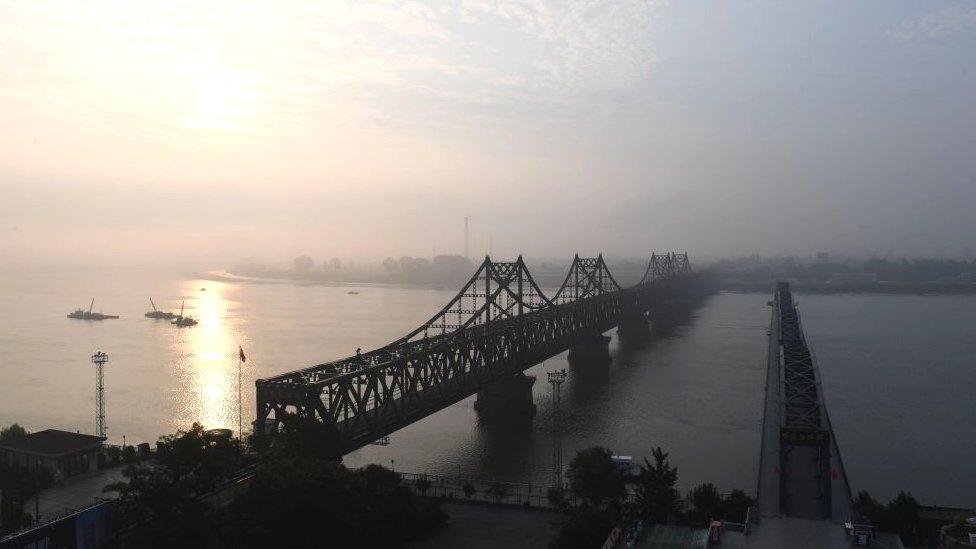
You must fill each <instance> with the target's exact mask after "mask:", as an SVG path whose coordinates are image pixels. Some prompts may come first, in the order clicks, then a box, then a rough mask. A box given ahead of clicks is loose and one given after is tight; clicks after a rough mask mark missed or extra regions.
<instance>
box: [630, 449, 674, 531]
mask: <svg viewBox="0 0 976 549" xmlns="http://www.w3.org/2000/svg"><path fill="white" fill-rule="evenodd" d="M651 455H652V456H653V457H654V465H651V464H650V462H648V461H647V458H644V465H641V466H640V474H638V476H637V485H636V493H637V504H638V506H639V508H640V510H641V513H642V514H643V515H644V517H645V518H647V519H648V520H650V521H651V522H654V523H659V524H663V523H665V522H667V520H668V515H671V514H672V513H674V512H675V511H677V509H678V502H679V500H680V498H679V496H678V490H677V489H675V487H674V486H675V484H677V482H678V469H677V468H676V467H672V466H671V464H670V463H668V454H667V453H665V452H664V451H663V450H661V448H655V449H654V451H653V452H652V454H651Z"/></svg>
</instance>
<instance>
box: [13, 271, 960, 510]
mask: <svg viewBox="0 0 976 549" xmlns="http://www.w3.org/2000/svg"><path fill="white" fill-rule="evenodd" d="M202 288H206V290H205V291H204V290H202ZM349 290H350V288H349V287H330V286H320V285H302V284H293V283H266V282H262V283H258V282H254V281H230V282H229V281H227V279H221V280H214V279H213V277H209V276H203V275H180V274H170V273H160V272H146V271H144V270H126V269H114V270H105V271H98V270H81V271H75V272H72V273H70V274H68V273H65V272H64V271H61V270H43V269H36V270H18V271H11V270H7V271H0V352H2V364H0V425H5V424H9V423H12V422H18V423H21V424H23V425H25V426H27V427H28V428H30V429H35V430H36V429H43V428H47V427H54V428H60V429H68V430H80V431H82V432H93V431H94V428H95V427H94V423H95V420H94V416H95V411H94V410H95V398H94V381H95V374H94V367H93V366H92V364H91V363H90V361H89V357H90V356H91V355H92V354H93V353H94V352H95V351H96V350H101V351H105V352H106V353H108V355H109V363H108V364H107V365H106V374H105V378H106V382H105V385H106V389H105V394H106V403H107V423H108V435H109V439H110V441H112V442H122V439H123V436H124V437H125V440H126V441H127V442H128V443H137V442H143V441H149V442H152V441H155V439H156V438H157V437H158V436H159V435H161V434H166V433H172V432H174V431H176V430H177V429H179V428H186V427H187V426H188V425H189V424H190V423H191V422H193V421H200V422H201V423H203V424H204V425H205V426H206V427H208V428H211V427H228V428H231V429H235V430H236V428H237V422H238V366H239V365H238V362H237V348H238V345H241V346H243V348H244V350H245V353H246V354H247V357H248V359H247V361H246V362H245V363H244V365H243V368H242V369H241V371H240V374H241V377H242V379H243V384H242V387H243V390H242V391H241V396H242V401H243V407H242V410H243V420H244V423H245V425H246V424H248V423H249V422H250V421H251V420H252V419H253V417H254V411H253V410H254V391H253V387H254V380H255V379H258V378H261V377H268V376H271V375H274V374H276V373H280V372H283V371H287V370H292V369H297V368H300V367H305V366H308V365H311V364H315V363H319V362H324V361H327V360H331V359H335V358H341V357H344V356H348V355H351V354H353V353H355V350H356V348H357V347H362V348H363V349H364V350H366V349H371V348H374V347H377V346H380V345H383V344H385V343H388V342H390V341H392V340H394V339H396V338H397V337H399V336H400V335H402V334H404V333H406V332H408V331H409V330H410V329H412V328H414V327H415V326H417V325H419V324H420V323H421V322H423V321H424V320H426V319H427V318H428V317H429V316H430V315H431V314H433V313H434V312H436V311H437V310H439V309H440V307H441V306H442V305H443V304H444V303H446V302H447V301H448V300H449V299H450V298H451V297H452V296H453V293H454V291H453V290H430V289H410V288H387V287H373V286H364V287H357V288H356V291H358V292H359V293H358V295H353V294H349V293H348V291H349ZM150 296H152V297H153V298H154V299H155V301H156V304H157V305H158V306H159V307H160V308H161V309H166V310H177V311H178V309H179V307H180V303H181V301H183V300H185V303H186V310H187V314H189V315H191V316H193V317H195V318H197V319H199V321H200V323H199V325H197V326H195V327H191V328H177V327H175V326H172V325H170V324H169V323H168V322H167V321H158V320H151V319H147V318H144V317H143V313H144V312H145V311H147V310H148V309H149V302H148V299H149V297H150ZM91 297H95V298H96V302H95V310H96V311H99V310H101V311H103V312H105V313H112V314H119V315H120V316H121V318H120V319H118V320H106V321H102V322H86V321H79V320H71V319H67V318H66V317H65V315H66V314H67V313H68V312H70V311H71V310H74V309H76V308H79V307H83V306H87V304H88V301H89V300H90V299H91ZM768 299H769V297H768V296H767V295H761V294H717V295H714V296H712V297H710V298H709V299H708V300H707V301H706V302H705V303H704V304H703V305H702V306H701V307H700V308H699V309H698V310H697V311H696V312H695V314H694V315H693V317H692V319H691V320H690V321H689V322H688V323H687V324H685V325H682V326H680V327H679V328H678V329H677V330H676V331H675V332H674V333H673V334H671V335H669V336H667V337H657V338H654V339H652V340H651V341H649V342H648V343H647V344H646V345H644V346H642V347H640V348H636V349H628V348H621V347H620V346H619V345H618V341H617V340H616V337H614V341H613V343H612V346H611V351H612V354H613V362H612V363H611V365H610V366H609V367H607V368H605V369H591V368H570V367H569V365H568V364H567V362H566V360H565V355H561V356H558V357H555V358H553V359H551V360H548V361H546V362H545V363H544V364H541V365H538V366H535V367H533V368H531V369H530V370H528V372H527V373H529V374H530V375H533V376H535V377H537V378H538V381H537V382H536V384H535V386H534V389H533V391H534V398H535V402H536V405H537V413H536V415H535V417H533V418H527V419H525V420H522V421H514V422H513V421H507V422H502V423H498V422H493V421H485V420H482V419H480V418H479V415H478V413H477V412H476V411H475V410H474V407H473V404H474V398H473V397H472V398H469V399H466V400H464V401H462V402H459V403H457V404H455V405H453V406H451V407H449V408H447V409H445V410H443V411H441V412H439V413H437V414H435V415H433V416H430V417H428V418H426V419H425V420H423V421H420V422H418V423H416V424H414V425H411V426H409V427H407V428H405V429H403V430H401V431H399V432H397V433H394V434H393V435H392V436H391V437H390V444H389V445H388V446H368V447H366V448H363V449H362V450H359V451H357V452H354V453H353V454H350V455H349V456H347V457H346V461H347V463H349V464H350V465H354V466H355V465H361V464H365V463H371V462H374V463H380V464H384V465H388V466H390V465H392V466H393V467H394V468H396V469H397V470H403V471H411V472H427V473H432V474H447V475H456V474H459V473H460V474H462V475H465V476H473V477H479V478H490V479H498V480H509V481H518V482H529V481H531V482H533V483H544V482H548V481H549V480H550V478H551V471H552V462H553V455H552V453H553V452H552V449H553V414H552V406H551V388H550V386H549V385H548V384H547V383H546V382H545V380H546V372H548V371H551V370H554V369H562V368H567V369H568V370H569V373H570V375H569V379H568V381H567V382H566V383H565V385H564V386H563V388H562V391H563V398H562V414H561V418H562V419H561V425H562V427H561V431H562V433H563V434H562V447H563V455H564V461H568V460H569V458H570V457H571V456H572V455H573V454H574V453H575V451H576V450H578V449H580V448H584V447H587V446H591V445H595V444H600V445H604V446H607V447H609V448H611V449H612V450H613V451H614V452H615V453H619V454H626V455H632V456H635V457H638V458H640V457H642V456H648V457H649V456H650V453H651V450H652V449H653V448H655V447H657V446H661V447H662V448H664V449H665V451H667V452H669V453H670V455H671V462H672V463H673V464H674V465H676V466H677V467H678V470H679V484H680V485H681V487H682V488H685V489H687V488H690V487H692V486H694V485H695V484H697V483H699V482H702V481H710V482H713V483H715V484H716V485H717V486H718V487H719V489H720V490H731V489H733V488H741V489H743V490H746V491H747V492H750V493H752V492H754V490H755V486H756V473H757V466H758V464H757V458H758V454H759V443H760V423H761V410H762V396H763V385H764V382H765V367H766V365H765V360H766V327H767V324H768V321H769V308H768V306H767V305H766V302H767V300H768ZM797 299H798V301H799V304H800V312H801V315H802V318H803V322H804V328H805V329H806V331H807V334H808V336H809V338H810V340H811V343H812V345H813V348H814V352H815V353H816V355H817V357H818V359H819V363H820V369H821V373H822V376H823V384H824V388H825V393H826V399H827V403H828V406H829V409H830V413H831V420H832V422H833V424H834V429H835V431H836V434H837V437H838V440H839V443H840V446H841V451H842V453H843V456H844V460H845V464H846V466H847V470H848V474H849V476H850V478H851V482H852V484H853V487H854V489H855V490H858V489H866V490H869V491H870V492H871V493H872V494H874V495H875V496H876V497H879V498H882V499H887V498H890V497H892V496H893V495H894V494H895V493H897V491H898V490H910V491H911V492H912V493H913V494H915V495H916V497H918V498H919V499H920V500H921V501H923V502H930V503H933V504H940V505H972V504H973V503H974V502H973V500H972V496H971V495H969V494H973V493H976V475H973V474H972V473H973V465H972V464H973V463H976V442H974V441H973V438H972V435H973V427H972V426H973V425H974V424H976V407H974V406H973V397H972V394H973V391H974V388H976V368H974V367H973V359H972V358H971V354H970V353H969V352H967V351H968V350H969V349H968V347H969V346H970V344H971V343H972V342H973V341H976V297H973V296H965V297H959V296H954V297H929V296H836V295H835V296H802V295H801V296H798V298H797ZM612 335H613V334H612Z"/></svg>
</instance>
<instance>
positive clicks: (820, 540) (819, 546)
mask: <svg viewBox="0 0 976 549" xmlns="http://www.w3.org/2000/svg"><path fill="white" fill-rule="evenodd" d="M871 546H872V547H875V548H878V549H903V546H902V544H901V542H900V541H898V539H897V537H896V536H892V535H891V534H879V535H878V538H877V539H876V540H875V541H873V542H872V543H871ZM721 547H722V548H723V549H784V548H789V549H850V547H851V539H850V538H848V537H847V535H846V533H845V532H844V526H843V525H841V524H836V523H832V522H828V521H825V520H809V519H801V518H789V517H783V518H772V517H769V518H767V517H763V519H762V522H761V523H760V524H758V525H755V526H753V527H752V528H751V529H750V531H749V535H748V536H745V535H743V534H741V533H738V532H726V533H725V535H724V536H722V545H721Z"/></svg>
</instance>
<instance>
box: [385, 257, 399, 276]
mask: <svg viewBox="0 0 976 549" xmlns="http://www.w3.org/2000/svg"><path fill="white" fill-rule="evenodd" d="M399 266H400V264H399V263H397V260H396V259H393V258H392V257H388V258H386V259H384V260H383V270H384V271H386V272H388V273H395V272H396V270H397V269H398V268H399Z"/></svg>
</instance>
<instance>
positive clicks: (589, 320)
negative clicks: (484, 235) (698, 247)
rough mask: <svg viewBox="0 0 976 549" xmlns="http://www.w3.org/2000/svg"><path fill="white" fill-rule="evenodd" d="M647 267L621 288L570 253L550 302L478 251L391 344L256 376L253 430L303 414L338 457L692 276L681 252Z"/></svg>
mask: <svg viewBox="0 0 976 549" xmlns="http://www.w3.org/2000/svg"><path fill="white" fill-rule="evenodd" d="M662 258H668V259H662ZM647 273H649V274H645V276H644V278H643V279H641V281H640V282H639V283H637V284H636V285H634V286H632V287H628V288H622V287H621V286H620V285H619V284H618V283H617V281H616V280H615V279H614V277H613V275H612V274H611V273H610V270H609V269H608V268H607V265H606V263H605V261H604V259H603V257H602V256H597V257H595V258H580V257H579V256H576V257H575V258H574V260H573V262H572V264H571V266H570V269H569V272H568V273H567V276H566V278H565V280H564V281H563V284H562V285H561V286H560V288H559V289H558V290H557V291H556V292H555V293H554V294H553V297H552V298H550V297H547V296H546V294H545V293H544V292H543V291H542V290H541V288H540V287H539V285H538V284H537V283H536V281H535V280H534V279H533V277H532V275H531V273H530V272H529V270H528V268H526V265H525V263H524V261H523V260H522V258H521V257H519V258H517V259H516V260H515V261H513V262H495V261H492V260H491V259H490V258H489V257H486V258H485V260H484V261H483V262H482V263H481V264H480V266H479V267H478V269H477V271H476V272H475V274H474V275H473V276H472V277H471V278H470V279H469V280H468V282H467V283H466V284H465V285H464V286H463V287H462V288H461V290H460V291H459V292H458V293H457V294H456V295H455V296H454V298H453V299H451V301H449V302H448V304H447V305H445V306H444V307H443V308H442V309H441V310H440V311H438V312H437V313H436V314H435V315H433V316H432V317H430V319H429V320H428V321H427V322H425V323H423V324H422V325H420V326H419V327H418V328H416V329H415V330H413V331H411V332H410V333H408V334H406V335H405V336H403V337H401V338H399V339H397V340H396V341H393V342H392V343H390V344H388V345H385V346H383V347H381V348H379V349H375V350H372V351H369V352H366V353H362V352H360V351H358V350H357V353H356V354H355V355H353V356H350V357H347V358H344V359H341V360H337V361H333V362H328V363H324V364H318V365H315V366H311V367H309V368H305V369H302V370H297V371H294V372H289V373H285V374H281V375H279V376H275V377H273V378H268V379H262V380H258V381H257V382H256V386H257V420H256V421H255V428H256V430H265V429H274V428H276V427H277V425H278V424H279V423H280V422H281V421H282V420H284V419H285V418H286V417H288V416H289V415H293V416H297V417H300V418H305V419H312V420H315V421H317V422H319V423H321V424H322V425H323V426H324V427H325V429H326V430H327V432H328V434H329V436H332V437H334V445H335V449H336V454H337V455H342V454H345V453H348V452H350V451H352V450H354V449H356V448H359V447H362V446H364V445H365V444H368V443H369V442H371V441H373V440H376V439H378V438H380V437H383V436H386V435H388V434H390V433H392V432H393V431H396V430H398V429H400V428H402V427H404V426H406V425H409V424H410V423H413V422H415V421H417V420H419V419H421V418H423V417H426V416H427V415H430V414H432V413H434V412H436V411H438V410H440V409H443V408H444V407H446V406H449V405H450V404H453V403H454V402H457V401H459V400H461V399H463V398H466V397H468V396H470V395H472V394H474V393H475V392H477V391H478V390H479V388H481V387H483V386H484V385H485V384H487V383H490V382H492V381H494V380H496V379H499V378H502V377H505V376H510V375H515V374H518V373H520V372H522V371H523V370H525V369H527V368H529V367H531V366H533V365H535V364H538V363H539V362H542V361H543V360H545V359H547V358H549V357H552V356H555V355H557V354H559V353H561V352H563V351H565V350H566V349H568V348H570V347H571V346H573V345H574V343H575V342H577V341H580V340H582V339H583V338H586V337H588V336H589V337H592V336H595V335H598V334H602V333H603V332H605V331H607V330H609V329H611V328H613V327H614V326H615V325H617V324H618V322H619V320H620V318H621V317H622V316H624V315H625V314H626V313H628V312H629V311H632V310H634V309H641V308H646V307H647V306H649V304H650V303H651V302H652V300H650V299H647V298H646V295H649V294H651V293H654V292H660V291H661V290H662V288H663V287H665V286H667V287H668V288H672V289H673V288H676V287H678V286H680V285H683V284H685V282H686V281H689V280H691V278H692V272H691V266H690V263H689V262H688V258H687V254H674V253H671V254H664V255H657V254H654V255H652V259H651V262H650V263H649V265H648V269H647Z"/></svg>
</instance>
